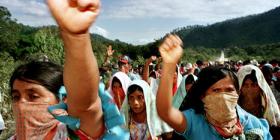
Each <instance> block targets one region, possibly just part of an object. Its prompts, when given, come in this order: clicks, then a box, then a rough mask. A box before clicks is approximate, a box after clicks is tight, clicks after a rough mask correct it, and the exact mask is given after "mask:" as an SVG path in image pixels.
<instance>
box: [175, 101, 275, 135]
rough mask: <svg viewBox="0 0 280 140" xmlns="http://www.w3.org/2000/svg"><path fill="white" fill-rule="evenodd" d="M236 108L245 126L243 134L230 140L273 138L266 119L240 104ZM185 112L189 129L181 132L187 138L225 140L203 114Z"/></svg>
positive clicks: (193, 111)
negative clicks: (246, 109) (257, 116)
mask: <svg viewBox="0 0 280 140" xmlns="http://www.w3.org/2000/svg"><path fill="white" fill-rule="evenodd" d="M236 109H237V114H238V117H239V120H240V123H241V125H242V126H243V134H241V135H239V136H234V137H232V138H229V139H228V140H233V139H234V140H236V139H238V140H245V139H246V140H272V136H271V135H270V133H269V125H268V123H267V121H266V120H265V119H258V118H256V117H255V116H253V115H251V114H249V113H247V112H246V111H245V110H243V109H242V108H241V107H240V106H237V107H236ZM183 114H184V116H185V118H186V120H187V129H186V130H185V131H184V132H183V133H181V134H180V133H179V134H180V135H182V136H183V137H185V138H186V139H187V140H225V138H223V137H222V136H221V135H219V134H218V132H217V131H216V130H215V128H214V127H213V126H212V125H210V124H209V123H208V122H207V120H206V119H205V117H204V115H203V114H196V113H195V110H193V109H188V110H186V111H184V112H183Z"/></svg>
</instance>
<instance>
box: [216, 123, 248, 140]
mask: <svg viewBox="0 0 280 140" xmlns="http://www.w3.org/2000/svg"><path fill="white" fill-rule="evenodd" d="M235 125H236V127H237V129H236V130H235V132H234V134H233V135H240V134H241V133H242V132H243V127H242V125H241V123H240V121H239V119H238V120H237V122H236V124H235ZM214 128H215V129H216V131H217V132H218V133H219V134H220V135H221V136H223V137H224V138H230V137H232V136H233V135H231V136H228V135H227V134H225V132H224V130H223V129H222V128H220V127H217V126H214Z"/></svg>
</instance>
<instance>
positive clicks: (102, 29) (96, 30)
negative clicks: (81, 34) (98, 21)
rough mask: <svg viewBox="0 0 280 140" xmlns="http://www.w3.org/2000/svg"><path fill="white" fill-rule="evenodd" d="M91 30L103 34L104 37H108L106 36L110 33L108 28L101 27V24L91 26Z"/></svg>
mask: <svg viewBox="0 0 280 140" xmlns="http://www.w3.org/2000/svg"><path fill="white" fill-rule="evenodd" d="M90 32H91V33H95V34H99V35H102V36H103V37H106V38H108V37H109V34H110V33H109V32H108V31H107V30H106V29H104V28H102V27H99V26H92V27H91V28H90Z"/></svg>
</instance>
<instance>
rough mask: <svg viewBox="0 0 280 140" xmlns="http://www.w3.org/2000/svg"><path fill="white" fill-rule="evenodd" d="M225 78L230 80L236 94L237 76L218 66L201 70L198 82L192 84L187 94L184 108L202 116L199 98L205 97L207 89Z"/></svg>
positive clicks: (201, 104)
mask: <svg viewBox="0 0 280 140" xmlns="http://www.w3.org/2000/svg"><path fill="white" fill-rule="evenodd" d="M227 76H228V77H230V78H231V79H232V81H233V84H234V86H235V89H236V91H237V92H238V89H239V85H238V79H237V76H236V75H235V73H234V72H233V71H231V70H230V69H227V68H224V67H220V66H216V67H214V66H210V67H206V68H204V69H202V70H201V72H200V73H199V75H198V80H197V81H196V82H195V83H194V84H193V86H192V87H191V89H190V91H189V93H188V96H187V102H186V104H187V105H186V106H187V107H188V108H193V109H194V110H195V112H196V113H198V114H203V113H204V112H205V111H204V103H203V102H202V100H201V98H202V97H203V96H205V94H206V91H207V89H209V88H210V87H211V86H212V85H213V84H215V83H216V82H218V81H219V80H221V79H223V78H225V77H227ZM188 108H186V109H188Z"/></svg>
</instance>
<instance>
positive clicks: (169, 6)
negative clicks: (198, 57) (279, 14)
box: [103, 0, 280, 23]
mask: <svg viewBox="0 0 280 140" xmlns="http://www.w3.org/2000/svg"><path fill="white" fill-rule="evenodd" d="M118 1H119V2H118V5H115V4H114V5H110V6H107V7H106V9H105V10H104V11H103V12H104V13H105V15H106V16H107V18H184V19H189V20H193V21H198V22H204V23H205V22H216V21H221V20H224V19H228V18H234V17H239V16H246V15H250V14H256V13H261V12H264V11H266V10H270V9H272V8H275V7H276V6H279V5H280V1H279V0H157V1H151V0H118Z"/></svg>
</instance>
